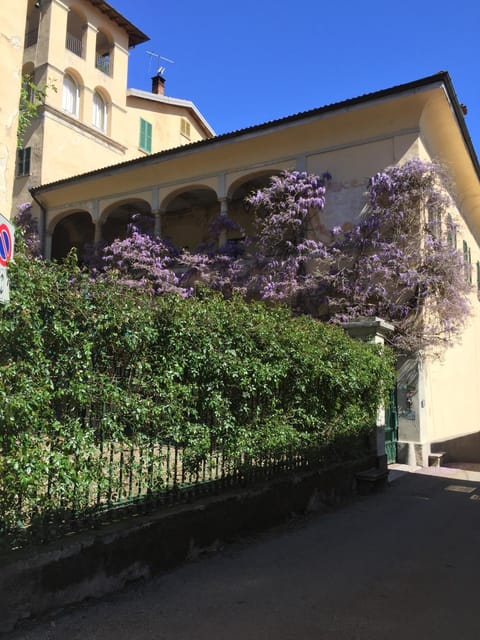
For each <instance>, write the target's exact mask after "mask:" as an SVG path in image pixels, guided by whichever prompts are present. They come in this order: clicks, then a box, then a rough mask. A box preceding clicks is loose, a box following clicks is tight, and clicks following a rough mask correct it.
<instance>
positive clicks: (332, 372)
mask: <svg viewBox="0 0 480 640" xmlns="http://www.w3.org/2000/svg"><path fill="white" fill-rule="evenodd" d="M392 384H393V366H392V356H391V354H390V353H389V352H388V350H383V351H379V349H378V348H376V347H375V346H373V345H367V344H363V343H360V342H356V341H353V340H351V339H350V338H348V337H347V336H346V335H345V334H344V333H343V331H342V330H340V329H338V328H335V327H330V326H325V325H323V324H321V323H319V322H317V321H314V320H312V319H310V318H307V317H301V318H295V319H292V318H291V317H290V314H289V312H288V310H287V309H283V308H268V307H266V306H265V305H264V304H262V303H246V302H244V301H243V300H241V299H233V300H224V299H223V298H222V297H220V296H219V295H216V294H213V293H211V292H207V291H203V292H201V294H200V295H198V296H197V297H194V298H189V299H182V298H180V297H176V296H169V295H165V296H160V297H158V298H155V299H153V298H151V297H149V296H147V295H143V294H141V293H139V292H138V291H134V290H130V289H126V288H121V287H119V286H113V285H112V284H105V283H99V282H93V281H91V280H89V278H88V277H87V276H86V275H85V274H83V273H81V272H80V271H79V270H78V268H77V267H76V266H75V260H74V257H72V258H71V259H70V260H67V262H66V263H65V264H62V265H57V264H53V263H45V262H42V261H40V260H35V259H32V258H26V257H24V256H22V255H19V256H18V258H17V263H16V264H15V265H13V266H12V267H11V302H10V304H9V305H6V306H4V307H0V453H1V458H0V488H1V493H0V495H1V497H0V521H1V520H2V519H3V521H4V522H7V521H8V522H10V524H11V522H12V519H13V518H14V517H15V510H16V509H17V510H18V508H19V506H18V503H19V500H20V498H19V496H25V495H28V496H30V500H31V501H32V502H35V499H36V500H37V502H38V504H39V507H38V508H39V509H41V508H44V507H45V506H48V505H45V504H43V503H42V500H43V502H45V500H46V498H45V496H44V497H43V498H42V499H40V498H39V497H38V496H39V491H38V487H39V485H42V486H43V485H44V483H45V478H46V476H48V477H49V482H51V481H52V480H51V479H52V478H54V482H55V487H56V500H57V501H58V500H60V502H61V500H62V496H68V495H69V492H70V493H71V491H73V490H75V491H76V490H77V489H78V479H79V477H83V478H84V482H85V485H87V484H88V482H89V481H90V479H91V478H92V477H93V475H92V474H95V473H98V471H99V470H98V469H96V468H95V465H94V464H93V463H92V464H90V466H89V464H88V461H89V460H90V461H92V460H97V466H98V456H97V457H95V455H94V452H95V450H96V449H98V446H99V442H100V441H101V440H103V441H105V440H106V439H107V440H108V439H109V440H115V441H128V440H132V441H133V440H134V439H135V438H137V437H138V436H139V435H142V436H154V437H155V438H157V439H162V440H165V441H166V442H170V443H175V444H177V445H179V446H182V447H184V448H185V460H187V461H190V464H191V465H193V466H194V465H195V463H196V462H198V461H199V460H202V459H203V458H204V457H205V455H206V454H207V453H208V452H209V451H211V450H212V449H217V448H218V449H219V450H222V451H223V452H224V453H225V455H232V456H235V455H240V454H244V455H250V456H256V455H260V454H262V453H265V452H267V451H269V452H274V451H278V450H283V449H285V448H287V447H305V446H308V445H310V444H314V445H315V446H317V445H319V444H325V445H334V444H335V443H336V442H340V441H342V442H347V441H348V439H349V438H352V439H355V438H356V437H357V436H358V435H359V434H362V433H363V432H365V431H366V430H368V429H370V428H371V426H372V425H373V424H374V422H375V415H376V412H377V408H378V406H379V403H380V402H381V401H382V400H383V398H384V395H385V391H386V390H388V389H389V388H390V387H391V386H392ZM46 450H48V452H49V453H48V456H47V455H46V453H45V452H46ZM79 452H81V453H82V456H79V455H78V453H79ZM79 460H81V461H83V462H80V463H79ZM79 465H80V466H79ZM82 465H83V466H82ZM82 474H83V476H82ZM73 478H75V481H74V479H73ZM74 485H75V487H76V488H75V489H74ZM35 496H37V498H35Z"/></svg>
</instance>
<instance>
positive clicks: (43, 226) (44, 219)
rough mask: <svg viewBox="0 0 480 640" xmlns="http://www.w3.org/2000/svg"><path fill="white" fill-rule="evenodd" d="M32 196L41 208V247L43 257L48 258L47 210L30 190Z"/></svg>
mask: <svg viewBox="0 0 480 640" xmlns="http://www.w3.org/2000/svg"><path fill="white" fill-rule="evenodd" d="M29 191H30V195H31V196H32V198H33V199H34V200H35V202H36V203H37V204H38V206H39V207H40V212H41V215H40V224H39V229H38V231H39V235H40V246H41V249H42V255H43V257H44V258H46V257H47V247H46V238H47V209H46V207H45V205H44V204H42V202H41V201H40V200H39V199H38V198H37V196H36V195H35V194H34V193H33V192H32V190H31V189H29Z"/></svg>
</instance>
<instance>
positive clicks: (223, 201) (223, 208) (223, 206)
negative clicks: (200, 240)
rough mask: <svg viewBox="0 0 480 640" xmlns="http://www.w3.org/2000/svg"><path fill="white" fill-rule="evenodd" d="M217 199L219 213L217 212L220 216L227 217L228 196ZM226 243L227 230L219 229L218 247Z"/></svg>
mask: <svg viewBox="0 0 480 640" xmlns="http://www.w3.org/2000/svg"><path fill="white" fill-rule="evenodd" d="M218 201H219V202H220V214H219V215H220V217H222V218H223V217H225V218H227V217H228V198H219V199H218ZM226 244H227V230H226V229H221V230H220V235H219V237H218V248H219V249H220V248H221V247H223V246H224V245H226Z"/></svg>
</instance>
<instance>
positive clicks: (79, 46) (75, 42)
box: [65, 33, 83, 58]
mask: <svg viewBox="0 0 480 640" xmlns="http://www.w3.org/2000/svg"><path fill="white" fill-rule="evenodd" d="M65 47H66V48H67V49H68V50H69V51H71V52H72V53H75V54H76V55H77V56H80V58H81V57H82V55H83V42H82V39H81V38H78V37H77V36H74V35H72V34H71V33H67V38H66V40H65Z"/></svg>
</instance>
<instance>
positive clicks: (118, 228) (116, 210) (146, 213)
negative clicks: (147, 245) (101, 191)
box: [100, 198, 154, 242]
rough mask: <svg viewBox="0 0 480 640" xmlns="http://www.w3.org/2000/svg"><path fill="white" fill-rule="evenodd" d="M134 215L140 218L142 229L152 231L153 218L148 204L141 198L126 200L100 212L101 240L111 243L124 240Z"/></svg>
mask: <svg viewBox="0 0 480 640" xmlns="http://www.w3.org/2000/svg"><path fill="white" fill-rule="evenodd" d="M135 214H140V216H141V217H142V220H141V224H142V228H143V229H145V230H146V231H153V224H154V218H153V214H152V208H151V206H150V203H149V202H147V201H146V200H144V199H143V198H127V199H124V200H119V201H118V202H115V203H113V204H111V205H109V206H108V207H107V208H106V209H104V210H103V211H102V213H101V215H100V222H101V224H102V240H104V241H106V242H113V240H117V239H120V240H123V239H124V238H126V237H127V228H128V225H129V224H130V223H131V222H132V217H133V216H134V215H135Z"/></svg>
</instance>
